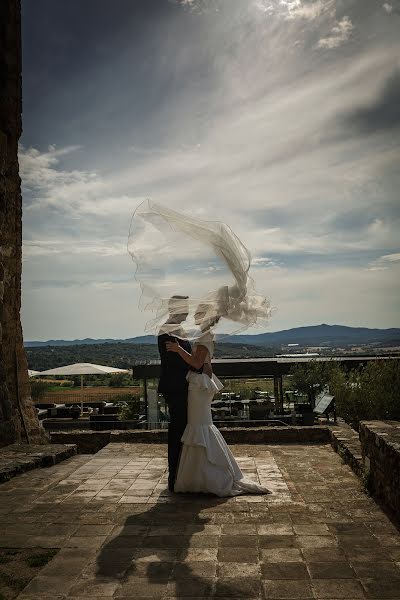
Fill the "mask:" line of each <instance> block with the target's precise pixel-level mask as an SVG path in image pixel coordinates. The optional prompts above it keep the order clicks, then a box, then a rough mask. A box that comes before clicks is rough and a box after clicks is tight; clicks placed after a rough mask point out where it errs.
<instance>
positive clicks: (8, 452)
mask: <svg viewBox="0 0 400 600" xmlns="http://www.w3.org/2000/svg"><path fill="white" fill-rule="evenodd" d="M76 453H77V447H76V446H75V445H74V444H10V445H9V446H5V447H4V448H1V449H0V483H4V482H5V481H9V480H10V479H11V478H12V477H15V476H16V475H19V474H20V473H24V472H25V471H30V470H31V469H35V468H38V467H51V466H53V465H55V464H57V463H59V462H61V461H63V460H66V459H67V458H70V457H71V456H74V455H75V454H76Z"/></svg>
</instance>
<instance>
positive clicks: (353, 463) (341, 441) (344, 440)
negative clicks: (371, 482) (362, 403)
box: [329, 419, 366, 478]
mask: <svg viewBox="0 0 400 600" xmlns="http://www.w3.org/2000/svg"><path fill="white" fill-rule="evenodd" d="M329 434H330V441H331V445H332V448H333V449H334V450H335V451H336V452H337V453H338V454H339V455H340V456H341V457H342V458H343V460H344V462H345V463H346V464H348V465H349V466H350V467H351V468H352V470H353V471H354V473H355V474H356V475H358V477H361V478H364V477H365V474H366V473H365V468H364V463H363V458H362V450H361V441H360V437H359V434H358V432H357V431H354V429H352V428H351V427H350V425H347V423H345V422H344V421H343V420H342V419H338V424H337V425H334V426H333V427H331V428H330V429H329Z"/></svg>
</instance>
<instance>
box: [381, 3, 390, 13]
mask: <svg viewBox="0 0 400 600" xmlns="http://www.w3.org/2000/svg"><path fill="white" fill-rule="evenodd" d="M382 6H383V8H384V10H385V11H386V12H387V13H388V15H390V14H391V13H392V12H393V6H392V5H391V4H388V3H387V2H385V3H384V4H383V5H382Z"/></svg>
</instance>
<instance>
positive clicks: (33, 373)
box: [28, 369, 40, 377]
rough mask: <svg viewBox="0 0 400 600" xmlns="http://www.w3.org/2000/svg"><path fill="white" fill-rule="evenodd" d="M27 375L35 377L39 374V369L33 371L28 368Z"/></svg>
mask: <svg viewBox="0 0 400 600" xmlns="http://www.w3.org/2000/svg"><path fill="white" fill-rule="evenodd" d="M28 375H29V377H35V375H40V371H33V370H32V369H28Z"/></svg>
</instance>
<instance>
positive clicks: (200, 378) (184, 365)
mask: <svg viewBox="0 0 400 600" xmlns="http://www.w3.org/2000/svg"><path fill="white" fill-rule="evenodd" d="M188 300H189V299H188V296H172V297H171V298H170V300H169V302H168V310H169V318H168V320H167V321H166V323H165V324H164V325H163V326H162V327H161V329H160V332H159V335H158V348H159V352H160V357H161V376H160V382H159V388H158V391H159V392H160V393H161V394H162V395H163V396H164V398H165V401H166V403H167V405H168V409H169V414H170V423H169V429H168V469H169V474H168V487H169V490H170V491H174V492H197V493H199V492H200V493H211V494H215V495H217V496H220V497H225V496H237V495H241V494H268V493H270V492H269V490H268V489H267V488H265V487H263V486H261V485H259V484H258V483H256V482H254V481H251V480H250V479H248V478H246V477H244V476H243V473H242V472H241V470H240V468H239V466H238V464H237V462H236V460H235V458H234V456H233V454H232V453H231V451H230V450H229V448H228V446H227V444H226V442H225V440H224V438H223V437H222V435H221V433H220V432H219V430H218V429H217V428H216V427H215V425H213V422H212V416H211V402H212V399H213V397H214V395H215V393H216V392H218V391H220V390H221V389H222V388H223V385H222V383H221V382H220V381H219V379H218V378H217V377H216V376H215V375H214V373H213V371H212V365H211V360H212V357H213V354H214V334H213V332H212V327H213V326H214V325H216V323H217V322H218V320H219V319H218V317H215V316H214V317H213V316H212V314H210V310H209V309H210V306H209V305H207V304H206V303H202V304H199V305H198V307H197V309H196V313H195V323H196V325H197V326H198V327H199V330H200V334H199V335H198V336H197V338H196V340H195V342H194V344H193V347H192V346H191V344H190V343H189V341H188V339H187V335H186V333H185V331H184V329H183V327H182V323H183V322H184V321H185V320H186V318H187V316H188V313H189V308H188V306H189V302H188Z"/></svg>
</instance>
